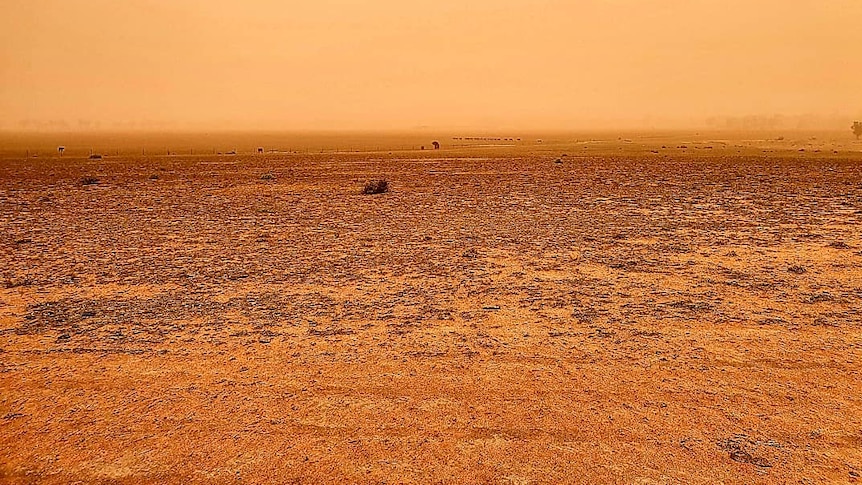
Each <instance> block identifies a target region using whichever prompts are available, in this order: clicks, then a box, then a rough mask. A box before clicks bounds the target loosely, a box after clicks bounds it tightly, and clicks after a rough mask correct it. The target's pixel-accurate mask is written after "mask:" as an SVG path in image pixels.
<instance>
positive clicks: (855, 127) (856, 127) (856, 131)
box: [850, 121, 862, 140]
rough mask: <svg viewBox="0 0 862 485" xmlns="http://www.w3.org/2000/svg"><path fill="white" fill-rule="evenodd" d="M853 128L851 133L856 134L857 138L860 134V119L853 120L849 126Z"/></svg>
mask: <svg viewBox="0 0 862 485" xmlns="http://www.w3.org/2000/svg"><path fill="white" fill-rule="evenodd" d="M850 128H851V129H852V130H853V134H854V135H856V139H857V140H858V139H859V137H860V136H862V121H854V122H853V126H851V127H850Z"/></svg>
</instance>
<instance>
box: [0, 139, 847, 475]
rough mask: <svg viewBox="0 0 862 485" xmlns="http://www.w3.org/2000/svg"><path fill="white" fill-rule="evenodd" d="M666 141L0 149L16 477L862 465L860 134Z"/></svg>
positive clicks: (8, 455) (1, 420) (707, 471)
mask: <svg viewBox="0 0 862 485" xmlns="http://www.w3.org/2000/svg"><path fill="white" fill-rule="evenodd" d="M663 143H664V148H662V144H663ZM681 144H682V142H680V141H677V142H675V143H674V144H673V145H669V144H667V142H655V144H654V146H652V145H650V146H646V145H637V144H627V143H626V142H624V141H620V142H619V143H617V144H603V145H600V146H599V145H590V144H588V143H584V144H581V145H571V146H550V145H544V146H540V147H536V146H534V147H532V148H525V147H509V148H507V147H496V148H487V149H479V148H474V149H460V150H446V149H444V150H440V151H429V150H426V151H419V150H416V151H395V152H392V153H389V152H385V151H384V152H377V153H352V154H348V153H338V154H334V153H324V154H320V153H317V154H265V155H261V156H259V155H252V154H244V155H243V154H240V155H237V156H226V155H225V156H219V155H205V156H172V157H167V156H151V157H143V156H140V155H137V156H131V155H128V156H114V157H111V156H108V157H106V158H105V159H103V160H88V159H86V158H82V157H75V156H66V157H64V158H63V159H62V160H61V159H59V158H56V157H53V156H52V157H51V158H48V157H45V156H41V157H40V158H38V159H28V160H24V159H23V158H22V157H18V158H9V159H6V160H3V161H2V162H0V227H2V231H0V250H2V253H0V254H2V264H0V332H2V337H0V481H2V482H8V483H30V482H40V483H73V482H76V481H81V482H105V483H165V482H174V483H176V482H207V483H227V482H240V481H243V482H271V483H321V482H331V483H453V484H454V483H459V484H460V483H512V484H526V483H637V484H653V483H656V484H658V483H726V484H731V483H734V484H736V483H848V482H862V373H860V370H862V229H860V228H862V225H860V223H862V153H860V152H859V150H858V147H857V149H856V151H855V152H850V151H838V153H834V152H833V151H832V150H831V149H828V150H827V149H823V150H822V151H817V152H814V151H812V150H810V149H809V150H807V151H805V152H800V151H799V149H795V148H794V149H790V148H787V147H785V148H780V147H779V148H767V147H766V146H765V145H764V146H758V147H755V146H753V145H752V144H747V145H745V146H742V145H739V146H730V145H726V146H725V145H722V146H718V145H716V146H714V147H712V146H709V147H708V146H707V145H705V144H700V145H687V146H686V148H679V147H680V146H681ZM70 151H71V150H70ZM564 154H565V155H566V156H562V155H564ZM558 158H559V161H560V163H556V160H557V159H558ZM84 177H92V178H94V179H98V180H97V181H96V180H91V181H90V182H93V183H90V184H83V183H82V178H84ZM375 178H386V179H387V180H388V181H389V182H390V185H391V190H390V192H389V193H386V194H382V195H371V196H368V195H361V194H360V192H361V189H362V185H363V184H364V182H365V181H367V180H370V179H375Z"/></svg>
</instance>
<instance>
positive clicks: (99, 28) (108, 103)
mask: <svg viewBox="0 0 862 485" xmlns="http://www.w3.org/2000/svg"><path fill="white" fill-rule="evenodd" d="M5 7H6V8H5V10H6V11H5V15H4V16H3V17H2V18H0V113H2V115H0V129H2V130H5V131H70V132H88V131H141V130H142V131H213V130H221V131H262V132H266V131H343V130H346V131H417V130H419V131H421V130H438V131H448V132H452V131H458V130H473V131H493V130H509V131H513V130H521V131H533V132H538V131H547V130H558V131H580V130H610V129H643V130H656V129H658V130H661V129H685V128H692V129H695V128H711V129H748V130H751V129H767V130H769V129H782V130H792V129H830V130H832V129H834V130H841V129H847V127H848V126H849V121H851V120H853V119H859V118H862V90H860V89H859V87H858V86H857V85H856V81H857V80H858V79H859V77H860V74H862V63H860V62H853V60H854V59H858V53H857V52H856V48H857V43H856V42H855V41H856V38H855V37H856V35H855V32H856V30H857V29H858V21H859V19H860V18H862V4H860V3H859V2H858V1H852V0H835V1H831V2H816V1H813V0H802V1H799V2H794V3H793V5H789V4H787V2H778V1H776V0H764V1H760V2H756V3H751V2H743V1H739V0H734V1H722V2H719V1H712V0H709V1H707V0H695V1H681V0H666V1H661V2H650V4H646V2H637V1H634V0H604V1H600V0H584V1H580V2H577V4H573V3H572V2H563V1H559V0H541V1H531V2H527V1H525V0H502V1H501V0H498V1H490V0H479V1H475V2H471V3H469V4H464V2H455V1H435V2H431V1H428V0H421V1H416V2H409V3H404V2H396V1H394V0H378V1H377V2H374V3H373V5H370V4H369V3H368V2H358V1H349V0H322V1H319V2H315V3H314V4H308V3H295V2H277V1H275V0H256V1H251V2H243V4H242V6H239V5H236V4H234V3H233V2H229V1H227V0H213V1H209V2H206V3H199V2H193V1H191V0H176V1H170V2H168V1H157V0H155V1H154V0H149V1H146V0H129V1H124V2H110V1H107V0H86V1H85V0H69V1H59V0H32V1H24V0H10V1H8V2H6V5H5Z"/></svg>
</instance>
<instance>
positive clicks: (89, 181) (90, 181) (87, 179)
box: [80, 175, 99, 185]
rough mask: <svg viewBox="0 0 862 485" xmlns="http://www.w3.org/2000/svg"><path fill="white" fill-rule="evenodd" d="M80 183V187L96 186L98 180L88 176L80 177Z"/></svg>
mask: <svg viewBox="0 0 862 485" xmlns="http://www.w3.org/2000/svg"><path fill="white" fill-rule="evenodd" d="M80 182H81V185H96V184H98V183H99V179H97V178H96V177H91V176H89V175H88V176H86V177H81V180H80Z"/></svg>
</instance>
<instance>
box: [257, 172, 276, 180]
mask: <svg viewBox="0 0 862 485" xmlns="http://www.w3.org/2000/svg"><path fill="white" fill-rule="evenodd" d="M260 179H261V180H275V175H273V174H271V173H265V174H263V175H261V176H260Z"/></svg>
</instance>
